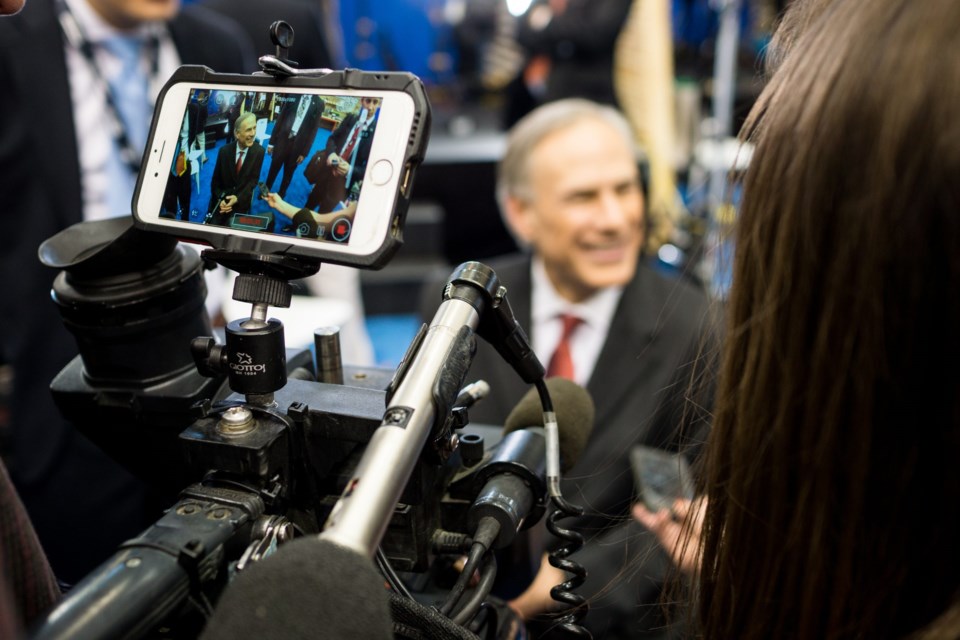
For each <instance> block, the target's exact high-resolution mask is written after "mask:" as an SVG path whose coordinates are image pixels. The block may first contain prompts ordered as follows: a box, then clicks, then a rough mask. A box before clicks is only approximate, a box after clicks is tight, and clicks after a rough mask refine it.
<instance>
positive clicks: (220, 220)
mask: <svg viewBox="0 0 960 640" xmlns="http://www.w3.org/2000/svg"><path fill="white" fill-rule="evenodd" d="M233 136H234V138H235V140H234V141H233V142H231V143H229V144H225V145H223V146H222V147H220V152H219V153H218V154H217V164H216V165H214V167H213V177H212V178H211V179H210V204H209V205H208V206H207V211H208V213H207V222H208V224H215V225H220V226H226V225H229V224H230V218H231V216H233V214H235V213H246V212H248V211H250V206H251V203H252V202H253V187H254V186H255V185H256V184H257V180H259V179H260V169H261V167H263V155H264V154H263V147H262V146H260V143H259V142H257V116H256V114H254V113H253V112H252V111H247V112H246V113H244V114H243V115H241V116H239V117H238V118H237V119H236V121H235V122H234V126H233Z"/></svg>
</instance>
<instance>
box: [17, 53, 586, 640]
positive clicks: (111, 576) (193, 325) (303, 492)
mask: <svg viewBox="0 0 960 640" xmlns="http://www.w3.org/2000/svg"><path fill="white" fill-rule="evenodd" d="M278 46H279V42H278ZM279 53H280V50H279V49H278V54H279ZM276 59H279V60H280V61H281V62H283V65H284V66H286V62H285V61H283V59H282V57H279V56H278V57H277V58H275V60H276ZM272 64H275V63H272ZM268 66H269V65H265V66H264V68H265V69H267V68H268ZM401 222H402V220H401ZM399 237H400V235H399V230H398V233H397V238H399ZM254 249H256V247H255V246H237V245H235V244H230V243H228V245H227V246H219V247H218V248H217V249H211V250H206V251H204V252H203V255H202V257H201V256H198V255H197V254H196V253H195V252H193V251H190V250H187V249H184V248H183V247H182V246H180V245H178V243H177V241H176V239H174V238H172V237H170V236H166V235H162V234H157V233H155V232H151V231H146V230H143V229H140V228H136V227H134V226H132V223H131V220H130V219H129V218H125V219H111V220H105V221H99V222H91V223H82V224H80V225H76V226H74V227H71V228H70V229H67V230H66V231H64V232H61V233H60V234H58V235H57V236H54V237H53V238H51V239H49V240H48V241H47V242H46V243H44V245H43V246H42V247H41V251H40V253H41V259H42V261H43V262H44V263H45V264H46V265H48V266H51V267H55V268H59V269H61V270H62V272H61V273H60V275H59V276H58V277H57V278H56V281H55V283H54V288H53V298H54V301H55V302H56V303H57V304H58V305H59V307H60V311H61V315H62V317H63V320H64V322H65V324H66V325H67V327H68V328H69V329H70V331H71V332H72V333H73V334H74V336H75V337H76V340H77V344H78V346H79V350H80V355H79V357H77V358H75V359H74V360H73V361H72V362H71V363H69V364H68V366H67V367H66V368H65V369H64V370H63V371H62V372H61V373H60V374H59V375H58V376H57V377H56V379H55V380H54V381H53V383H52V385H51V388H52V391H53V395H54V399H55V402H56V404H57V406H58V408H59V409H60V411H61V413H62V414H63V415H64V416H65V417H66V418H67V419H68V420H70V421H71V422H73V423H74V424H75V425H76V426H77V427H78V428H79V429H80V430H81V431H82V432H83V433H84V434H85V435H87V436H88V437H89V438H90V439H91V440H93V441H94V442H95V443H96V444H98V445H99V446H100V447H102V448H103V449H104V450H105V451H106V452H107V453H109V454H110V455H111V456H112V457H113V458H115V459H116V460H118V461H120V462H121V463H123V464H125V465H126V466H127V467H128V468H130V469H132V470H134V471H135V472H136V473H137V474H138V475H139V476H141V477H142V478H143V479H144V480H146V481H147V482H148V483H149V485H150V486H151V487H153V488H154V489H155V490H156V491H157V492H158V493H159V494H160V495H162V496H166V497H168V498H169V502H166V503H165V504H171V503H172V506H171V507H169V509H167V510H166V512H165V513H164V515H163V516H162V517H161V518H160V519H159V520H158V521H157V522H156V523H155V524H154V525H152V526H150V527H149V528H148V529H147V530H146V531H144V532H143V533H142V534H141V535H140V536H139V537H137V538H135V539H132V540H130V541H128V542H126V543H125V544H123V545H122V546H121V547H120V549H118V550H117V552H116V553H115V554H114V555H113V556H112V557H111V558H110V559H108V560H107V561H106V562H105V563H103V564H102V565H101V566H100V567H99V568H98V569H96V570H95V571H94V572H93V573H91V574H90V575H89V576H87V577H86V578H85V579H84V580H83V581H82V582H81V583H79V584H78V585H77V586H76V587H74V589H73V590H72V591H71V592H70V593H69V594H68V596H67V597H66V598H65V599H64V600H63V602H62V603H61V604H60V605H59V606H58V607H57V608H56V609H55V610H54V611H53V612H52V613H51V614H50V615H49V616H47V618H46V619H45V620H43V621H42V623H41V624H40V626H39V627H38V628H37V629H36V631H35V633H34V634H33V636H32V637H33V638H35V639H40V638H43V639H47V638H67V637H71V638H73V637H84V638H115V637H123V638H137V637H150V636H152V635H154V634H155V633H156V631H157V630H158V629H163V630H164V633H165V634H166V635H165V637H184V638H186V637H194V636H196V635H197V634H199V633H200V631H201V630H202V628H203V624H204V622H205V620H206V619H207V617H208V616H209V615H210V613H211V611H212V609H213V607H214V604H215V603H216V601H217V599H218V598H219V595H220V594H221V593H222V592H223V590H224V589H225V588H227V586H228V584H229V581H230V579H231V577H232V576H233V575H235V574H236V573H238V572H242V571H243V570H244V569H245V568H246V567H247V566H249V565H250V564H251V563H255V562H258V561H260V560H261V559H263V558H266V557H268V556H269V555H270V554H271V553H272V552H273V551H274V550H275V549H276V548H277V547H278V546H279V545H282V544H284V543H285V542H287V541H289V540H290V539H292V538H294V537H300V536H305V535H320V537H321V538H326V539H328V540H330V541H333V542H335V543H336V544H338V545H341V546H343V547H347V548H349V549H352V550H354V551H356V552H358V553H360V554H363V555H366V556H368V557H375V558H376V559H377V563H378V565H379V567H380V569H381V571H382V572H383V574H384V577H385V579H386V580H387V582H389V583H390V585H391V586H392V587H393V590H394V591H395V592H398V593H401V594H403V595H405V596H407V597H409V596H410V593H409V590H408V588H407V586H406V585H405V583H404V581H403V580H401V579H400V578H399V577H398V576H397V572H398V571H399V572H405V573H407V574H408V576H407V578H408V580H407V582H411V581H412V582H417V583H422V582H423V581H424V580H425V576H428V575H429V574H430V573H431V572H432V571H433V570H434V569H435V568H436V567H437V566H438V564H439V562H438V559H440V558H446V559H448V560H450V561H452V559H453V558H455V557H458V556H467V565H466V568H465V569H464V570H463V572H462V573H461V574H460V576H459V578H457V579H456V582H455V583H454V584H453V586H452V588H451V589H450V593H449V594H448V595H447V597H446V599H445V600H444V601H443V602H442V604H440V605H438V609H439V612H440V613H441V614H442V615H441V616H440V618H441V619H442V620H443V621H444V622H443V625H447V626H446V628H447V630H448V632H449V634H450V635H448V636H446V637H474V636H473V635H472V633H473V632H474V631H477V630H479V629H484V628H485V629H486V630H487V631H488V632H489V630H490V628H491V627H496V625H497V624H498V621H497V617H496V615H495V614H492V613H490V610H489V609H484V610H483V611H481V602H482V601H483V600H484V598H485V597H486V595H487V594H489V590H490V588H491V586H492V578H491V575H493V574H495V562H493V560H492V550H493V548H494V547H495V546H498V545H502V544H503V543H504V541H507V542H508V541H509V540H512V537H513V535H515V534H516V532H517V531H519V530H520V529H522V528H525V527H528V526H530V525H532V524H533V523H535V522H536V521H537V520H538V519H539V517H540V515H541V514H542V513H543V511H544V510H545V508H546V504H547V501H548V497H547V496H548V495H549V496H550V499H551V500H552V502H553V503H554V505H555V506H556V507H557V508H558V510H557V511H555V512H554V513H553V515H552V516H551V520H550V522H551V524H550V525H548V526H549V528H551V531H553V532H554V533H555V534H557V535H559V536H560V537H561V538H562V539H564V540H566V541H567V543H568V544H567V545H565V546H564V547H563V548H562V550H561V553H560V554H559V555H558V558H557V562H558V563H559V564H558V565H557V566H562V568H564V569H566V570H568V571H570V572H571V573H573V574H574V577H573V578H572V579H571V580H570V581H568V582H566V583H564V584H563V585H560V586H559V587H558V588H557V589H555V593H554V598H555V599H558V600H561V601H562V602H564V603H566V604H567V605H570V606H572V607H573V609H572V611H571V612H568V613H567V615H566V616H565V617H564V618H563V619H561V621H560V622H561V623H562V624H563V626H564V627H565V628H567V629H568V630H569V631H570V632H571V633H573V634H575V635H579V636H584V637H588V636H589V634H588V633H587V632H586V631H585V630H583V628H582V627H580V626H579V625H578V624H577V623H578V622H579V620H580V619H581V618H582V617H583V615H585V614H586V606H585V603H584V602H583V599H582V598H579V597H577V596H575V595H574V594H572V593H571V590H572V589H573V588H574V587H576V586H577V585H578V584H580V583H581V582H582V580H583V577H584V575H585V572H584V570H583V569H582V568H581V567H579V566H578V565H576V564H575V563H573V562H570V561H569V560H568V559H565V557H566V556H567V555H569V554H570V553H572V552H573V551H574V550H575V549H576V548H578V546H579V544H580V539H579V536H577V535H576V534H575V533H573V532H569V531H566V530H563V529H560V528H559V527H558V526H557V525H556V522H555V521H556V519H557V518H559V517H563V516H564V515H570V514H575V513H576V509H575V508H574V507H572V506H570V505H568V504H566V503H565V502H563V500H562V498H561V497H560V496H559V491H558V489H557V487H556V484H557V478H558V477H559V471H558V470H556V469H552V468H551V465H552V466H557V464H558V463H551V462H550V455H545V452H547V453H548V454H549V453H550V452H552V453H553V454H554V458H556V457H557V456H556V451H555V450H556V449H557V444H556V438H557V435H556V426H557V425H556V416H555V415H554V414H553V410H552V406H551V405H550V399H549V392H548V391H547V389H546V386H545V385H544V383H543V367H542V365H541V364H540V363H539V361H538V360H537V359H536V356H535V355H534V354H533V351H532V349H531V348H530V346H529V343H528V342H527V340H526V336H525V335H524V334H523V331H522V329H520V327H519V325H518V324H517V323H516V320H515V319H514V318H513V314H512V312H511V311H510V307H509V304H508V302H507V299H506V289H505V288H504V287H502V286H501V285H500V283H499V281H498V279H497V276H496V274H495V273H494V272H493V271H492V270H490V269H489V268H488V267H486V266H484V265H482V264H480V263H476V262H470V263H465V264H463V265H461V266H460V267H458V268H457V269H456V270H455V271H454V272H453V274H452V276H451V278H450V279H449V281H448V283H447V285H446V287H445V288H444V292H443V302H442V303H441V305H440V308H439V310H438V312H437V314H436V316H435V317H434V319H433V322H432V323H430V325H429V326H428V325H423V326H422V327H421V329H420V331H419V333H418V334H417V336H416V337H415V339H414V340H413V342H412V343H411V345H410V346H409V348H408V350H407V353H406V355H405V356H404V358H403V360H402V362H401V364H400V366H399V367H398V369H397V370H396V371H395V372H389V371H384V370H380V369H374V368H364V367H351V366H346V365H343V363H342V362H341V361H340V358H339V336H338V334H337V332H336V331H332V330H327V329H322V328H321V329H318V331H317V332H316V334H315V344H314V351H313V352H311V350H310V349H303V350H288V349H286V346H285V342H284V335H283V325H282V324H281V323H280V322H279V321H278V320H275V319H271V318H269V307H271V306H275V307H276V306H280V307H283V306H289V305H290V302H291V285H290V280H293V279H297V278H302V277H305V276H308V275H312V274H313V273H316V272H317V270H318V269H319V268H320V266H319V262H318V261H315V260H310V259H307V258H304V257H302V256H292V255H283V254H278V253H260V252H257V251H255V250H254ZM213 263H217V264H220V265H223V266H225V267H227V268H229V269H232V270H234V271H237V272H238V273H239V274H240V275H239V276H238V277H237V279H236V281H235V288H234V294H233V295H234V298H235V299H236V300H239V301H242V302H247V303H250V304H251V312H250V316H249V317H248V318H244V319H241V320H235V321H233V322H230V323H229V324H228V325H227V326H226V327H225V335H224V338H223V339H219V338H217V337H215V335H214V331H213V328H212V326H211V324H210V321H209V319H208V317H207V314H206V311H205V308H204V299H205V296H206V287H205V284H204V280H203V270H204V269H205V268H210V267H212V266H213ZM478 335H479V336H480V337H482V338H484V339H486V340H488V341H489V342H491V344H493V345H494V346H495V347H496V348H497V350H498V351H499V352H500V353H501V355H503V357H505V358H506V359H507V360H508V361H509V362H510V363H511V364H513V366H514V368H515V369H516V370H517V371H518V373H519V374H520V375H521V377H522V378H523V379H524V380H525V381H527V382H529V383H531V384H536V385H537V386H538V389H539V391H540V396H541V399H542V400H543V401H544V403H545V410H546V411H545V416H547V423H546V426H547V435H546V437H543V436H541V435H539V434H538V433H535V432H534V431H532V430H527V429H519V430H517V431H514V432H512V433H510V434H507V435H506V436H504V437H503V439H502V441H501V442H500V444H499V445H498V447H497V448H494V449H488V448H487V447H486V446H485V440H484V435H487V436H488V437H489V436H490V435H492V432H491V431H486V432H484V431H483V430H482V429H467V425H468V409H469V406H470V405H471V404H472V403H473V402H475V401H476V400H477V399H478V398H480V397H482V396H483V395H484V392H483V391H482V390H480V391H479V392H478V391H477V390H476V388H475V387H474V388H471V387H470V386H465V382H466V377H467V374H468V369H469V366H470V363H471V360H472V357H473V354H474V353H475V350H476V337H477V336H478ZM197 336H201V337H197ZM551 421H552V422H551ZM551 426H552V428H553V432H552V433H551ZM499 438H500V434H499V433H495V439H499ZM551 438H552V440H551ZM500 477H506V478H507V483H508V484H510V483H512V484H510V486H516V487H517V490H518V491H521V492H526V493H527V494H529V496H528V497H526V498H524V499H522V500H513V499H512V497H508V499H502V498H499V497H497V496H493V495H491V491H492V490H490V489H489V486H490V483H491V482H492V481H493V479H496V478H500ZM183 487H186V488H185V489H184V488H183ZM525 495H526V494H525ZM477 505H479V506H477ZM478 545H479V546H478ZM478 549H479V550H478ZM475 569H478V570H480V573H481V580H480V584H479V585H478V586H476V587H475V589H474V591H475V593H474V594H473V595H471V596H470V597H467V598H462V596H463V594H464V592H465V590H466V589H467V581H468V580H469V578H470V577H471V576H472V575H473V573H474V570H475ZM90 612H96V615H90ZM500 622H501V623H502V620H501V621H500ZM468 629H469V630H468ZM398 637H405V636H398Z"/></svg>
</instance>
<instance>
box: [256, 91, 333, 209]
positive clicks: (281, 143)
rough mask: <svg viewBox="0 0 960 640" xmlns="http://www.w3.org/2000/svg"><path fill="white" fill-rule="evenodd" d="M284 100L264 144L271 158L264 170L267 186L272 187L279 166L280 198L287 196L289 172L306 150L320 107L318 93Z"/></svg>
mask: <svg viewBox="0 0 960 640" xmlns="http://www.w3.org/2000/svg"><path fill="white" fill-rule="evenodd" d="M284 100H285V102H284V103H283V106H282V107H281V108H280V115H279V116H277V122H276V124H274V125H273V132H272V133H271V134H270V143H269V144H268V145H267V153H268V154H270V157H271V160H270V168H269V169H268V170H267V188H268V189H273V182H274V180H276V179H277V174H278V173H279V172H280V169H281V168H282V169H283V179H282V180H280V188H279V189H278V190H277V193H279V194H280V197H281V198H285V197H286V195H287V187H289V186H290V181H291V180H292V179H293V172H294V171H295V170H296V168H297V166H298V165H299V164H300V163H301V162H303V159H304V158H306V157H307V154H309V153H310V148H311V147H312V146H313V141H314V139H315V138H316V137H317V129H318V128H319V127H320V116H322V115H323V107H324V105H323V100H322V99H321V98H320V97H319V96H309V95H304V96H300V97H294V96H287V97H286V98H284Z"/></svg>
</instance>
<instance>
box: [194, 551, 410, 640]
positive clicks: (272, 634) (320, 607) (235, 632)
mask: <svg viewBox="0 0 960 640" xmlns="http://www.w3.org/2000/svg"><path fill="white" fill-rule="evenodd" d="M321 637H322V638H328V639H329V640H356V639H359V638H363V639H364V640H366V639H367V638H371V639H373V640H380V639H382V640H392V638H393V623H392V621H391V618H390V600H389V593H388V592H387V590H386V589H385V588H384V583H383V578H381V577H380V576H379V575H378V574H377V572H376V570H375V569H374V568H373V563H372V562H371V561H370V559H369V558H367V557H364V556H362V555H360V554H359V553H357V552H355V551H352V550H350V549H347V548H346V547H341V546H340V545H337V544H335V543H333V542H330V541H327V540H319V539H317V538H316V537H315V536H311V537H309V538H300V539H298V540H294V541H293V542H289V543H287V544H284V545H281V546H280V547H279V548H278V549H277V551H276V552H275V553H274V554H273V555H270V556H268V557H267V558H265V559H263V560H261V561H260V562H257V563H255V564H253V565H251V566H250V567H248V568H247V569H245V570H244V571H243V572H241V573H240V574H239V575H237V577H236V578H235V579H234V580H233V581H232V582H231V583H230V584H229V585H228V586H227V588H226V589H225V590H224V593H223V596H222V597H221V598H220V602H219V603H218V605H217V608H216V610H215V611H214V613H213V616H211V618H210V620H209V621H208V622H207V626H206V628H205V629H204V632H203V635H202V636H201V640H236V639H237V638H259V639H260V640H297V639H299V638H303V639H307V638H310V639H313V638H321Z"/></svg>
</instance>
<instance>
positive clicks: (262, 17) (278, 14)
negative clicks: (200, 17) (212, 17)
mask: <svg viewBox="0 0 960 640" xmlns="http://www.w3.org/2000/svg"><path fill="white" fill-rule="evenodd" d="M203 5H204V6H206V7H209V8H210V9H212V10H214V11H216V12H217V13H219V14H221V15H224V16H227V17H228V18H231V19H233V20H235V21H236V22H237V23H238V24H239V25H240V26H241V27H243V28H244V29H245V30H246V32H247V35H248V36H249V37H250V40H251V42H253V45H254V46H255V47H256V50H257V55H258V56H261V55H264V54H267V53H269V54H271V55H273V54H275V53H276V49H277V47H276V45H274V44H273V42H271V41H270V25H271V24H273V23H274V22H275V21H277V20H283V21H285V22H287V23H289V24H290V26H291V27H293V35H294V38H293V46H292V47H290V54H289V55H290V59H291V60H293V61H294V62H296V63H297V64H298V65H299V66H300V68H301V69H326V68H329V67H332V66H333V56H332V52H331V50H330V43H329V38H328V37H327V30H326V19H325V17H324V15H323V12H322V11H321V10H320V8H319V7H317V6H315V5H314V4H311V3H307V2H302V1H301V0H203Z"/></svg>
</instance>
